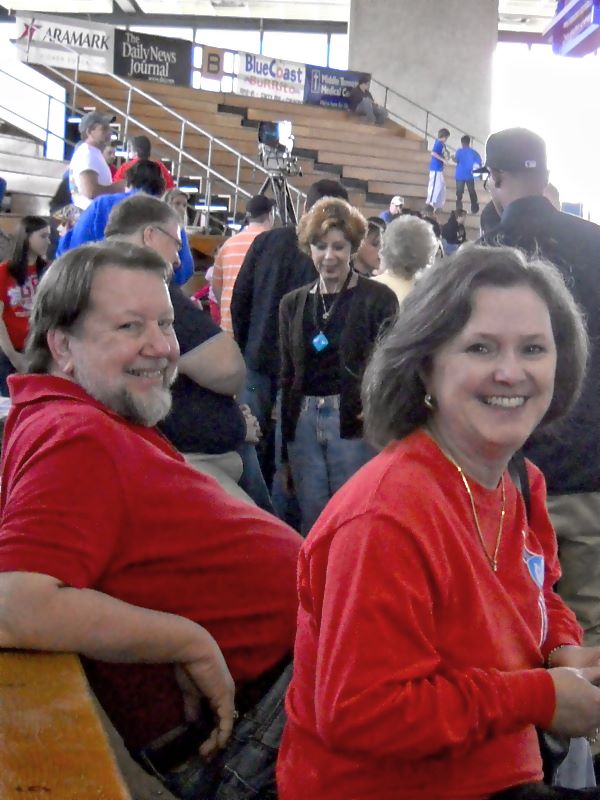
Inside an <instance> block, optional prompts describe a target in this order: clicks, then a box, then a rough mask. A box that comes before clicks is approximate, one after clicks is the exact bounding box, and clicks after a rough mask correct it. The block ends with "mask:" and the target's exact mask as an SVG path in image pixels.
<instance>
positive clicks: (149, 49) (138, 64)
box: [114, 29, 192, 86]
mask: <svg viewBox="0 0 600 800" xmlns="http://www.w3.org/2000/svg"><path fill="white" fill-rule="evenodd" d="M114 72H115V75H120V76H121V77H122V78H132V79H137V80H143V81H154V82H155V83H168V84H172V85H175V84H177V85H178V86H189V85H190V82H191V77H192V43H191V42H185V41H183V40H182V39H170V38H168V37H166V36H152V35H148V34H144V33H132V32H131V31H122V30H119V29H117V30H116V31H115V68H114Z"/></svg>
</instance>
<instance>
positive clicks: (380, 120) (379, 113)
mask: <svg viewBox="0 0 600 800" xmlns="http://www.w3.org/2000/svg"><path fill="white" fill-rule="evenodd" d="M370 86H371V76H370V75H367V74H366V73H365V74H364V75H361V76H360V77H359V79H358V85H357V86H355V87H354V89H352V91H351V92H350V97H349V99H348V103H349V105H350V110H351V111H352V112H353V113H354V114H356V115H357V116H359V117H366V118H367V119H368V120H369V122H374V123H375V124H376V125H383V124H384V122H385V121H386V119H387V116H388V114H387V111H386V110H385V108H382V107H381V106H380V105H379V104H378V103H376V102H375V100H373V95H372V94H371V92H370V91H369V89H370Z"/></svg>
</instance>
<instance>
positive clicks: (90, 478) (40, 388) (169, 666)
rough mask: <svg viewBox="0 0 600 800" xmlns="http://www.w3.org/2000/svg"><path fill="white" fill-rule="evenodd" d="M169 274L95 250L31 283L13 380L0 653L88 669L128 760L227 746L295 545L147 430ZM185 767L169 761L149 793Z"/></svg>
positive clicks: (153, 419) (162, 387) (158, 401)
mask: <svg viewBox="0 0 600 800" xmlns="http://www.w3.org/2000/svg"><path fill="white" fill-rule="evenodd" d="M169 273H170V267H169V266H168V264H166V263H165V261H164V260H163V259H162V258H161V257H160V256H159V255H158V254H157V253H155V252H153V251H151V250H149V249H147V248H143V247H139V246H135V245H131V244H128V243H124V242H118V243H115V244H111V243H104V244H100V245H86V246H84V247H80V248H76V249H75V250H72V251H70V252H69V253H67V254H66V255H65V256H63V257H62V258H60V259H58V260H57V261H55V262H54V263H53V265H52V268H51V269H50V270H48V272H47V274H46V276H44V279H43V280H42V281H41V283H40V286H39V289H38V294H37V296H36V302H35V305H34V308H33V312H32V316H31V324H30V338H29V340H28V344H27V348H26V361H27V374H22V375H15V376H12V378H11V380H10V382H9V385H10V391H11V397H12V403H13V405H12V409H11V412H10V414H9V417H8V420H7V423H6V428H5V438H4V449H3V454H2V486H1V490H0V520H1V522H0V648H19V649H36V650H38V649H39V650H49V651H72V652H77V653H80V654H81V655H82V656H84V657H85V668H86V672H87V676H88V679H89V681H90V684H91V686H92V688H93V690H94V692H95V694H96V696H97V697H98V699H99V701H100V703H101V704H102V706H103V707H104V709H105V711H106V712H107V714H108V716H109V717H110V719H111V721H112V722H113V724H114V726H115V728H116V729H117V731H118V732H119V733H120V734H121V736H122V737H123V739H124V740H125V743H126V745H127V747H128V748H129V749H130V750H131V751H142V750H143V751H146V750H148V749H150V751H151V752H152V753H154V752H156V742H157V741H162V740H163V739H164V737H165V736H166V737H169V736H171V734H173V732H174V731H179V730H180V728H181V727H182V726H184V725H185V724H186V722H188V723H189V722H190V721H192V720H194V721H195V723H200V724H202V723H203V724H204V730H206V724H207V723H208V729H207V731H206V735H207V736H208V738H207V739H205V741H204V744H203V745H202V739H203V738H204V736H203V737H202V738H198V739H197V740H196V742H197V743H196V744H195V745H194V747H193V753H194V754H195V758H198V752H199V749H198V748H200V746H201V745H202V747H201V749H200V752H201V753H202V754H204V755H206V754H208V753H211V752H213V751H214V750H216V749H218V748H219V747H221V746H223V745H224V743H225V741H226V740H227V738H228V736H229V734H230V732H231V729H232V726H233V724H234V719H235V716H236V714H235V712H234V704H233V703H234V691H236V705H237V707H238V709H239V710H240V711H243V710H244V706H245V707H246V708H250V707H252V706H253V704H254V703H256V700H257V698H258V697H260V696H261V694H260V691H261V690H262V691H264V689H265V681H266V680H267V679H268V683H267V686H268V685H270V684H271V682H272V681H274V680H275V679H276V676H277V675H279V674H281V672H282V671H283V670H284V669H285V666H286V665H287V663H288V661H289V657H290V653H291V649H292V644H293V639H294V631H295V615H296V592H295V569H296V560H297V556H298V550H299V546H300V542H301V540H300V537H299V536H298V535H297V534H295V533H294V532H293V531H291V530H290V529H289V528H287V527H286V526H285V525H284V524H283V523H281V522H279V521H278V520H277V519H275V518H274V517H273V516H271V515H270V514H268V513H266V512H264V511H262V510H261V509H259V508H257V507H256V506H254V505H251V504H249V503H246V502H243V501H240V500H237V499H235V498H233V497H231V496H230V495H228V494H227V493H226V492H225V491H223V490H222V489H221V487H220V486H219V485H218V483H217V482H216V481H215V480H213V479H212V478H210V477H207V476H206V475H203V474H202V473H200V472H198V471H197V470H195V469H194V468H192V467H191V466H190V465H188V464H187V463H186V461H185V460H184V458H183V456H181V455H180V454H179V453H178V452H177V450H175V448H174V447H172V445H171V444H170V443H169V442H168V441H167V440H166V439H165V438H164V437H163V436H162V434H161V433H160V432H159V431H158V430H156V428H154V427H153V426H154V425H155V424H156V423H157V422H158V421H159V420H160V419H161V418H162V417H163V416H164V415H165V414H166V413H167V412H168V410H169V407H170V390H169V386H170V384H171V383H172V381H173V379H174V376H175V374H176V366H177V359H178V356H179V347H178V343H177V339H176V337H175V333H174V329H173V308H172V305H171V301H170V298H169V291H168V287H167V284H168V280H169ZM234 682H235V683H234ZM202 696H204V697H205V698H207V699H208V701H209V703H210V710H207V709H206V708H204V709H202V707H201V704H200V699H201V697H202ZM199 730H200V727H198V728H196V727H194V729H193V731H199ZM211 730H212V732H211ZM198 735H199V734H198ZM186 741H188V739H186ZM188 743H189V742H188ZM189 757H190V752H189V750H185V749H183V748H182V749H181V750H178V749H177V748H171V749H170V750H169V762H168V764H167V763H166V762H164V759H163V761H161V764H160V777H161V779H163V780H164V781H165V782H168V773H169V771H170V770H171V769H173V770H177V768H178V767H179V766H180V765H182V764H183V763H184V762H186V761H187V759H188V758H189ZM150 763H153V762H150ZM154 766H155V768H156V771H159V766H158V764H155V765H154Z"/></svg>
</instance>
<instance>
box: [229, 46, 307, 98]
mask: <svg viewBox="0 0 600 800" xmlns="http://www.w3.org/2000/svg"><path fill="white" fill-rule="evenodd" d="M239 58H240V65H239V71H238V74H237V94H242V95H246V96H247V97H264V98H267V99H269V100H285V101H286V102H288V103H290V102H291V103H302V102H303V101H304V83H305V80H306V70H305V67H304V64H295V63H293V62H291V61H282V60H281V59H278V58H267V57H265V56H258V55H255V54H254V53H240V55H239Z"/></svg>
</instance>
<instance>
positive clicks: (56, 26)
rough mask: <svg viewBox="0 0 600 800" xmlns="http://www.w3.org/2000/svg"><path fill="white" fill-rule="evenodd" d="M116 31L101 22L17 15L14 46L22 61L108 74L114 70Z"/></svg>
mask: <svg viewBox="0 0 600 800" xmlns="http://www.w3.org/2000/svg"><path fill="white" fill-rule="evenodd" d="M114 31H115V29H114V28H113V27H111V26H110V25H101V24H100V23H98V22H94V23H92V24H89V25H88V24H87V23H86V22H80V21H79V20H73V19H64V18H62V17H45V16H41V17H40V16H36V17H32V16H21V15H17V35H16V39H15V44H16V46H17V50H18V53H19V58H20V59H21V61H25V62H29V63H31V64H45V65H46V66H49V67H59V68H62V69H75V68H76V67H77V66H78V67H79V69H80V70H84V71H86V72H100V73H106V72H112V69H113V60H114V46H115V37H114ZM67 48H68V49H67Z"/></svg>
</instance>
